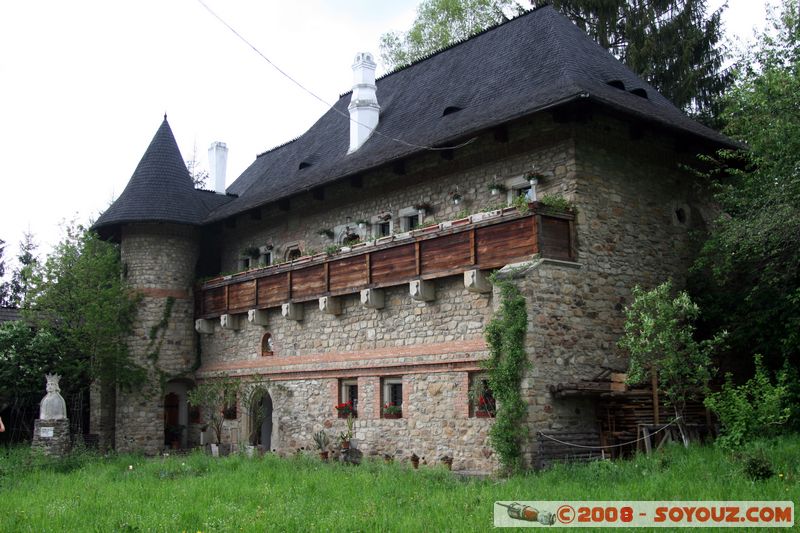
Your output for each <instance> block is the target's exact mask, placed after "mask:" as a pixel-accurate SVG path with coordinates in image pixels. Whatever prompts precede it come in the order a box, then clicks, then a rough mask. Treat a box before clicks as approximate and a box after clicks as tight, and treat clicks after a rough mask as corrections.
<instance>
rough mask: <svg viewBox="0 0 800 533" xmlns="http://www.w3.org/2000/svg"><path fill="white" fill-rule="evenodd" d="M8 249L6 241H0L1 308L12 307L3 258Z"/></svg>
mask: <svg viewBox="0 0 800 533" xmlns="http://www.w3.org/2000/svg"><path fill="white" fill-rule="evenodd" d="M5 249H6V241H4V240H3V239H0V307H10V304H9V303H8V296H9V295H8V292H9V289H10V288H9V285H8V282H5V281H3V276H5V275H6V261H5V259H4V258H3V252H5Z"/></svg>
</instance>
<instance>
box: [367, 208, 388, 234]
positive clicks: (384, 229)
mask: <svg viewBox="0 0 800 533" xmlns="http://www.w3.org/2000/svg"><path fill="white" fill-rule="evenodd" d="M370 223H371V224H372V235H373V237H375V238H378V237H388V236H389V235H391V234H392V229H393V228H392V214H391V213H381V214H380V215H375V216H374V217H372V218H371V219H370Z"/></svg>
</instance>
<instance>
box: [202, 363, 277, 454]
mask: <svg viewBox="0 0 800 533" xmlns="http://www.w3.org/2000/svg"><path fill="white" fill-rule="evenodd" d="M268 383H269V381H266V380H263V381H258V380H247V379H235V378H230V377H224V378H219V379H213V380H209V381H204V382H203V383H200V384H199V385H197V386H196V387H195V388H193V389H192V390H190V391H189V392H188V393H187V400H188V402H189V405H192V406H194V407H200V408H202V409H203V412H204V413H205V415H206V416H207V417H208V424H209V425H210V426H211V429H212V430H213V431H214V436H215V437H216V439H217V442H218V443H221V442H222V426H223V424H224V422H225V412H226V411H227V410H228V409H230V408H232V407H235V406H236V404H237V402H238V401H241V404H242V407H244V408H245V409H247V410H248V411H250V412H251V413H252V414H254V415H255V419H254V420H251V421H250V424H251V426H252V427H253V428H254V429H253V431H255V428H256V427H258V426H260V425H261V421H262V417H263V414H262V413H261V412H260V411H258V410H255V409H253V407H254V406H255V405H256V404H257V402H259V401H260V400H261V397H262V394H263V393H264V391H266V387H267V385H268ZM254 411H255V412H254ZM252 437H253V435H252V434H251V435H250V438H251V439H252Z"/></svg>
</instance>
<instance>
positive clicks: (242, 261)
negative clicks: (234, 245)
mask: <svg viewBox="0 0 800 533" xmlns="http://www.w3.org/2000/svg"><path fill="white" fill-rule="evenodd" d="M251 263H252V258H250V257H240V258H239V270H249V269H250V266H251Z"/></svg>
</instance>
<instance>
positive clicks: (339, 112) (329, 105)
mask: <svg viewBox="0 0 800 533" xmlns="http://www.w3.org/2000/svg"><path fill="white" fill-rule="evenodd" d="M197 1H198V2H199V3H200V5H202V6H203V7H204V8H206V10H207V11H208V12H209V13H211V15H212V16H213V17H214V18H216V19H217V20H218V21H220V22H221V23H222V24H223V25H224V26H225V27H226V28H228V29H229V30H230V31H231V32H233V34H234V35H236V37H238V38H239V39H241V41H242V42H244V43H245V44H246V45H247V46H249V47H250V48H252V49H253V51H254V52H255V53H256V54H258V55H259V56H261V58H262V59H263V60H264V61H266V62H267V63H269V64H270V66H271V67H272V68H274V69H275V70H277V71H278V72H279V73H280V74H281V75H283V76H284V77H285V78H287V79H288V80H289V81H291V82H292V83H294V84H295V85H297V86H298V87H300V88H301V89H302V90H303V91H305V92H307V93H308V94H310V95H311V96H313V97H314V98H316V99H317V100H319V101H320V102H322V103H323V104H325V105H326V106H328V108H329V109H332V110H333V111H335V112H336V113H338V114H340V115H342V116H343V117H344V118H346V119H347V120H349V121H351V122H355V123H356V124H358V125H359V126H364V127H365V128H369V126H367V125H366V124H363V123H361V122H359V121H357V120H355V119H353V118H352V117H350V115H349V114H348V113H344V112H343V111H340V110H338V109H336V107H335V106H333V105H331V104H330V103H328V102H327V101H325V99H323V98H322V97H320V96H318V95H317V94H315V93H314V92H313V91H312V90H310V89H308V88H306V87H305V86H304V85H303V84H302V83H300V82H299V81H297V80H296V79H294V78H293V77H292V76H290V75H289V74H288V73H287V72H286V71H284V70H283V69H282V68H280V67H279V66H278V65H276V64H275V63H273V62H272V61H271V60H270V59H269V58H268V57H267V56H266V55H264V54H263V53H262V52H261V50H259V49H258V48H256V46H255V45H254V44H252V43H251V42H250V41H248V40H247V39H245V38H244V37H243V36H242V34H240V33H239V32H238V31H236V29H234V28H233V26H231V25H230V24H228V23H227V22H226V21H225V20H224V19H223V18H222V17H220V16H219V15H217V14H216V13H215V12H214V10H213V9H211V8H210V7H208V4H206V3H205V2H204V1H203V0H197ZM372 132H373V133H374V134H376V135H379V136H381V137H383V138H385V139H389V140H390V141H394V142H396V143H400V144H404V145H406V146H408V147H411V148H419V149H422V150H433V151H438V150H455V149H457V148H462V147H464V146H466V145H468V144H471V143H473V142H475V141H476V140H477V139H478V138H477V137H473V138H472V139H469V140H468V141H465V142H463V143H461V144H457V145H455V146H440V147H435V146H426V145H421V144H414V143H411V142H408V141H404V140H403V139H397V138H395V137H391V136H389V135H386V134H384V133H381V132H380V131H378V129H377V128H374V129H372Z"/></svg>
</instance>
